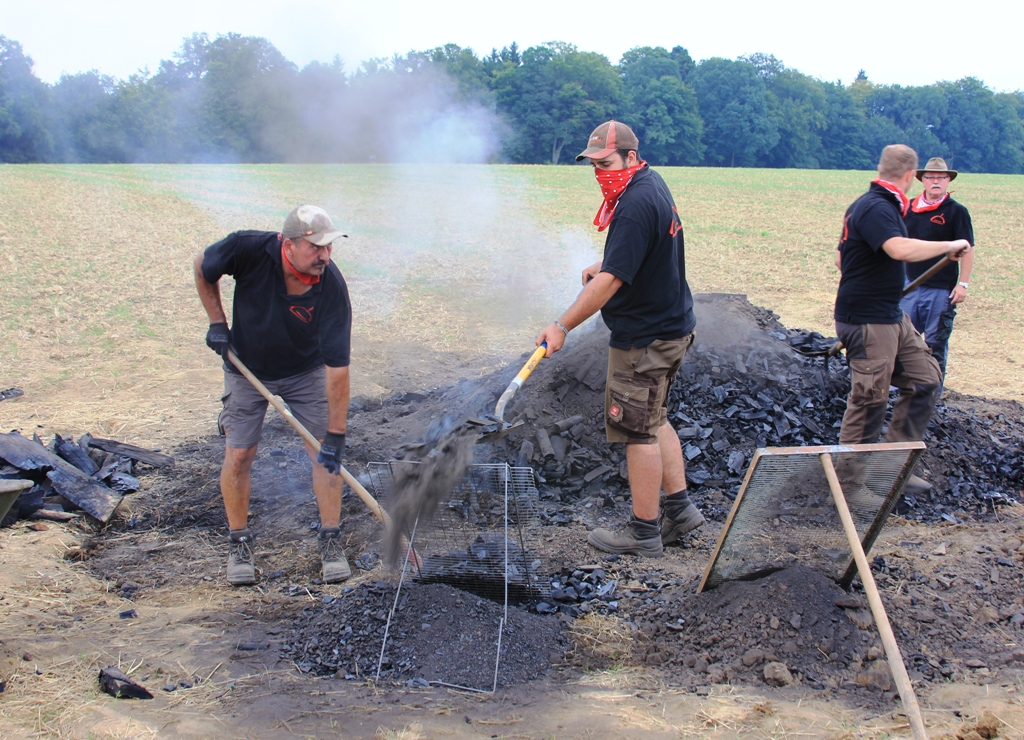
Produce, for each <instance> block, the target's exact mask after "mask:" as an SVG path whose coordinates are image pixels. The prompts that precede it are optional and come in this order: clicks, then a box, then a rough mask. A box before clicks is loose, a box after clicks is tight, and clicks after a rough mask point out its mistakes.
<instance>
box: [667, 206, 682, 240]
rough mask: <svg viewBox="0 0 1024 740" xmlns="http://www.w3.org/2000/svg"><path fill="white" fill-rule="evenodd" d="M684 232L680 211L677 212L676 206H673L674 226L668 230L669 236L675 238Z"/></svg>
mask: <svg viewBox="0 0 1024 740" xmlns="http://www.w3.org/2000/svg"><path fill="white" fill-rule="evenodd" d="M682 230H683V222H682V221H680V220H679V211H677V210H676V207H675V206H672V225H671V226H670V227H669V229H668V235H669V236H675V235H676V234H678V233H679V232H680V231H682Z"/></svg>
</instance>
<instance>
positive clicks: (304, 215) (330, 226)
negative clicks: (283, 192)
mask: <svg viewBox="0 0 1024 740" xmlns="http://www.w3.org/2000/svg"><path fill="white" fill-rule="evenodd" d="M281 234H283V235H284V236H285V238H287V239H305V240H306V241H308V242H313V244H316V245H317V246H318V247H325V246H327V245H328V244H330V243H331V242H333V241H334V240H335V239H338V238H340V237H343V236H348V235H347V234H342V233H341V232H340V231H338V230H336V229H335V228H334V223H333V222H332V221H331V217H330V216H328V215H327V211H325V210H324V209H323V208H319V207H317V206H310V205H304V206H299V207H298V208H296V209H295V210H293V211H292V212H291V213H289V214H288V218H286V219H285V220H284V228H283V229H281Z"/></svg>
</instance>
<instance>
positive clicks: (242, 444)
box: [217, 365, 327, 450]
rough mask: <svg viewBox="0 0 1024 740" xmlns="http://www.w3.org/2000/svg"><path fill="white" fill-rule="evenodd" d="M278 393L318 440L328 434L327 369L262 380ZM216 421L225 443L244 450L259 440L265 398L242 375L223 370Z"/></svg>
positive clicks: (264, 413) (272, 390)
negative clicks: (221, 393) (218, 414)
mask: <svg viewBox="0 0 1024 740" xmlns="http://www.w3.org/2000/svg"><path fill="white" fill-rule="evenodd" d="M263 385H265V386H267V390H269V391H270V392H271V393H273V394H274V395H275V396H280V397H281V398H283V399H284V402H285V403H286V404H287V405H288V408H289V409H290V410H291V412H292V414H293V415H294V416H295V418H296V419H298V420H299V421H300V422H302V426H304V427H306V429H308V430H309V432H310V434H312V435H313V436H314V437H316V438H317V439H323V438H324V435H325V434H327V369H326V368H325V367H324V366H322V365H321V366H320V367H318V368H315V369H313V370H310V371H309V372H306V373H302V374H300V375H293V376H291V377H290V378H284V379H282V380H268V381H266V382H264V383H263ZM220 400H221V403H222V404H223V405H224V408H223V409H221V412H220V416H219V417H218V418H217V423H218V425H219V426H220V428H221V431H222V432H223V433H224V434H225V435H227V446H228V447H234V448H236V449H243V450H244V449H247V448H249V447H253V446H255V445H256V444H258V443H259V441H260V438H261V436H262V430H263V417H264V416H265V415H266V413H267V399H265V398H264V397H263V395H262V394H261V393H260V392H259V391H258V390H256V388H255V387H254V386H253V384H252V383H250V382H249V381H248V380H247V379H246V378H245V377H244V376H242V375H239V374H237V373H233V372H229V371H227V370H225V371H224V396H223V397H222V398H221V399H220Z"/></svg>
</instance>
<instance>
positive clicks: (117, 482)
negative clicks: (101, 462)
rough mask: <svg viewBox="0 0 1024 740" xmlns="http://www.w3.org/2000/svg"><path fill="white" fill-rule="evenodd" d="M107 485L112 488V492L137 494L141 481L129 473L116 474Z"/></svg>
mask: <svg viewBox="0 0 1024 740" xmlns="http://www.w3.org/2000/svg"><path fill="white" fill-rule="evenodd" d="M107 485H108V486H110V488H111V490H114V491H117V492H118V493H135V492H136V491H137V490H139V486H140V485H141V484H140V483H139V479H138V478H136V477H135V476H133V475H128V474H127V473H114V474H113V475H111V476H110V478H109V479H108V480H107Z"/></svg>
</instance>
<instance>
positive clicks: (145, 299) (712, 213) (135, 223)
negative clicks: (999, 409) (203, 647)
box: [0, 165, 1024, 446]
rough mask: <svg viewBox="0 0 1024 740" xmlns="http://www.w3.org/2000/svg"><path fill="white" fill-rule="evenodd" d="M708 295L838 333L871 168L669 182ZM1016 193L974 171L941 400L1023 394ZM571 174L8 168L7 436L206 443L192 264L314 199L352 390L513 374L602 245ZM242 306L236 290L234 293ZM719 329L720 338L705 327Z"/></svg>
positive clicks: (968, 181) (212, 377) (1020, 194)
mask: <svg viewBox="0 0 1024 740" xmlns="http://www.w3.org/2000/svg"><path fill="white" fill-rule="evenodd" d="M661 171H662V173H663V174H664V175H665V178H666V180H667V181H668V182H669V184H670V186H671V187H672V189H673V191H674V193H675V195H676V199H677V201H678V204H679V208H680V212H681V213H682V215H683V221H684V225H685V228H686V237H687V246H688V251H687V258H688V260H687V261H688V277H689V280H690V283H691V285H692V287H693V289H694V290H695V291H697V292H711V291H716V292H732V293H746V294H748V295H749V296H750V298H751V300H752V301H753V302H755V303H758V304H761V305H765V306H769V307H771V308H773V309H775V310H776V311H778V312H779V313H780V314H781V316H782V319H783V321H784V322H785V323H786V324H787V325H790V326H803V327H805V328H809V329H816V330H819V331H822V332H825V333H831V332H832V328H831V320H830V313H831V305H832V301H833V298H834V291H835V286H836V281H837V275H836V273H835V270H834V268H833V266H832V255H833V250H834V246H835V242H836V235H837V232H838V224H839V222H840V219H841V216H842V213H843V210H844V209H845V207H846V206H847V205H848V203H849V202H850V201H851V200H852V199H853V198H855V197H856V196H857V194H858V193H860V192H861V191H862V190H863V188H864V187H865V185H866V184H867V181H868V180H869V175H868V174H867V173H859V172H820V171H796V170H781V171H780V170H716V169H694V168H665V169H662V170H661ZM1022 182H1024V180H1022V178H1020V177H1009V176H995V175H969V176H964V177H962V178H961V179H959V180H958V181H957V183H956V184H957V185H958V189H959V191H960V192H958V193H957V197H958V198H960V199H961V200H962V201H963V202H964V203H965V204H966V205H967V206H968V207H969V208H970V209H971V211H972V214H973V216H974V221H975V229H976V233H977V237H978V241H979V253H978V260H977V268H976V270H975V275H974V277H972V280H971V282H972V285H971V295H970V298H969V302H968V304H967V305H966V306H965V307H964V308H963V309H962V310H961V312H960V316H959V317H958V318H957V325H956V330H955V331H954V333H953V339H952V352H951V360H950V369H949V378H948V383H947V385H948V386H949V387H950V388H952V389H954V390H958V391H962V392H966V393H974V394H982V395H992V396H998V397H1009V398H1018V399H1019V398H1022V397H1024V396H1022V391H1021V388H1022V387H1024V383H1022V380H1024V374H1022V372H1021V366H1022V365H1024V349H1022V348H1021V344H1020V343H1019V342H1018V337H1019V335H1020V334H1021V330H1022V329H1024V326H1022V324H1024V290H1022V289H1021V288H1022V287H1024V272H1022V269H1021V267H1020V264H1019V261H1018V260H1016V259H1015V256H1014V254H1013V250H1014V248H1015V247H1016V245H1017V244H1018V243H1019V241H1020V235H1021V232H1022V226H1024V215H1022V214H1024V187H1021V184H1022ZM597 200H598V191H597V188H596V185H595V184H594V182H593V180H592V179H591V176H590V174H589V172H588V171H587V170H586V169H583V168H573V167H558V168H553V167H512V166H508V167H484V166H458V167H446V168H443V169H442V170H440V171H438V170H437V169H436V168H432V169H431V170H430V171H429V172H427V171H425V170H423V169H422V168H402V167H391V166H383V165H351V166H330V167H328V166H323V167H320V166H318V167H312V166H308V167H301V166H226V165H225V166H191V167H177V166H24V167H17V166H8V167H4V168H2V169H0V245H2V250H0V254H2V257H0V265H2V267H3V268H4V279H3V280H2V281H0V306H2V307H3V315H4V319H3V322H4V326H3V332H4V342H2V343H0V388H6V387H9V386H19V387H22V388H24V389H25V396H24V397H23V398H20V399H17V400H13V401H6V402H3V403H2V404H0V426H2V427H4V428H6V429H12V428H17V429H21V430H22V431H24V432H26V433H30V432H32V431H39V433H40V434H49V433H50V432H52V431H59V432H62V433H81V432H84V431H91V432H93V433H94V434H99V435H107V436H113V437H119V438H123V439H130V440H132V441H135V442H137V443H141V444H150V445H165V446H166V445H171V444H173V443H175V442H178V441H180V440H181V439H183V438H189V437H195V436H201V435H206V434H208V433H210V432H211V431H212V429H213V423H214V419H215V416H216V412H217V410H218V398H219V394H220V370H219V365H218V362H217V358H216V357H214V356H213V355H212V353H210V352H209V350H208V349H206V347H205V346H204V344H203V335H204V333H205V325H206V320H205V315H204V314H203V312H202V310H201V307H200V305H199V301H198V299H197V298H196V296H195V289H194V286H193V280H192V268H191V262H192V258H193V256H194V255H195V254H196V253H197V252H199V251H200V250H201V249H202V248H204V247H205V246H206V245H207V244H209V243H211V242H213V241H215V240H216V239H219V238H220V237H222V236H223V235H224V234H226V233H227V232H229V231H231V230H234V229H238V228H261V229H276V228H277V227H278V224H279V222H280V220H281V218H282V216H283V215H284V213H285V212H286V211H287V209H288V208H289V206H291V205H292V204H294V203H298V202H302V201H312V202H317V203H321V204H323V205H324V206H325V207H326V208H327V209H328V210H329V211H330V212H331V213H333V214H336V217H337V221H338V223H339V224H340V225H341V226H342V227H343V228H344V229H345V230H346V232H347V233H348V234H349V235H350V238H349V239H347V240H344V241H343V242H341V243H339V246H338V248H337V249H336V250H335V260H336V261H337V262H338V263H339V265H340V266H341V268H342V271H343V272H344V273H345V275H346V278H347V280H348V282H349V286H350V290H351V294H352V298H353V304H354V309H355V326H354V331H355V335H354V348H353V374H354V383H355V388H354V390H355V393H356V394H357V395H364V396H371V397H372V396H381V395H385V394H388V393H391V392H393V391H395V390H400V389H404V388H415V387H428V386H432V385H443V384H447V383H451V382H454V381H455V380H457V379H459V378H460V377H463V376H465V375H473V374H479V373H481V372H484V371H486V370H487V369H489V368H491V367H493V366H494V364H495V360H497V362H499V363H501V364H505V363H511V362H514V361H515V360H516V359H518V357H519V356H520V355H521V354H522V353H523V352H524V351H526V350H527V349H529V348H530V346H532V342H533V337H534V336H535V335H536V333H537V331H538V330H539V329H540V328H541V327H542V326H543V325H545V324H546V323H547V322H548V321H549V320H550V319H551V317H552V316H553V315H556V314H557V313H558V312H559V311H560V310H561V308H562V307H563V306H565V305H566V304H567V303H568V302H569V301H571V300H572V298H573V297H574V296H575V295H576V293H577V292H578V290H579V287H580V286H579V272H580V270H581V269H582V268H583V267H584V266H585V265H587V264H589V263H590V262H592V261H593V260H595V259H596V258H597V255H598V254H599V250H600V247H601V244H602V241H603V235H600V234H598V233H597V232H596V231H595V230H594V229H593V227H592V226H591V225H590V222H591V220H592V218H593V213H594V211H595V210H596V206H597ZM229 292H230V281H229V280H228V281H226V284H225V293H226V294H227V293H229ZM701 330H703V331H714V327H713V326H706V327H701V328H700V329H699V331H701Z"/></svg>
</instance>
